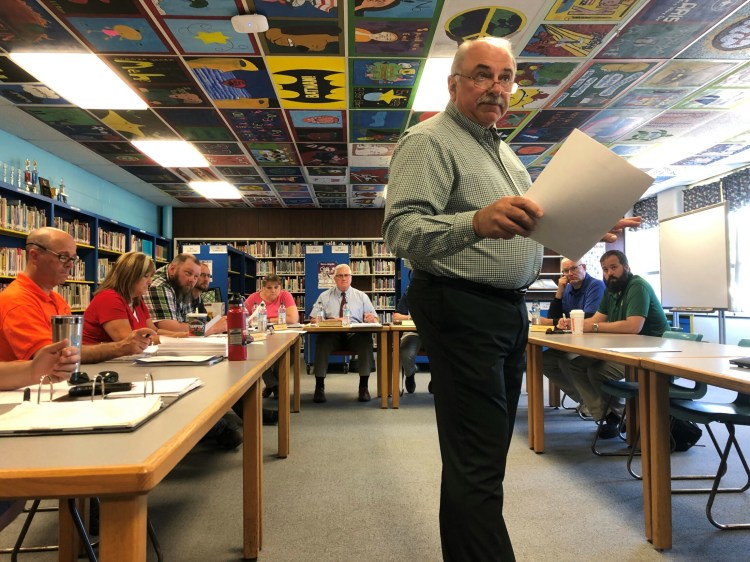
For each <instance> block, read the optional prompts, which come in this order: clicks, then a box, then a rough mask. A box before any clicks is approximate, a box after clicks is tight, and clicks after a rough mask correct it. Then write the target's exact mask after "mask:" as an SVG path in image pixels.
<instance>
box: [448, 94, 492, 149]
mask: <svg viewBox="0 0 750 562" xmlns="http://www.w3.org/2000/svg"><path fill="white" fill-rule="evenodd" d="M445 112H446V113H447V114H448V115H449V116H450V117H451V118H452V119H453V120H454V121H456V123H458V124H459V125H461V127H462V128H464V129H466V130H467V131H468V132H469V133H470V134H471V136H473V137H474V138H475V139H477V140H478V141H479V142H487V141H488V140H493V141H495V142H497V141H500V140H502V138H501V137H500V133H499V132H498V131H497V127H495V126H494V125H492V126H491V127H482V126H481V125H480V124H479V123H475V122H474V121H472V120H471V119H469V118H468V117H466V116H465V115H463V114H462V113H461V112H460V111H459V110H458V108H457V107H456V104H455V103H453V101H449V102H448V105H447V106H446V107H445Z"/></svg>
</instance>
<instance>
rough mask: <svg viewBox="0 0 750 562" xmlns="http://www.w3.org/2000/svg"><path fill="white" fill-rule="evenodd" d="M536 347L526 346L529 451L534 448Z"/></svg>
mask: <svg viewBox="0 0 750 562" xmlns="http://www.w3.org/2000/svg"><path fill="white" fill-rule="evenodd" d="M533 350H534V345H533V344H528V345H527V346H526V398H527V400H526V401H527V407H526V414H527V417H528V420H527V424H526V425H527V427H528V429H527V431H528V441H529V449H533V448H534V404H533V402H532V400H531V396H532V394H533V392H532V391H533V387H534V379H533V377H532V376H531V373H533V372H534V353H533Z"/></svg>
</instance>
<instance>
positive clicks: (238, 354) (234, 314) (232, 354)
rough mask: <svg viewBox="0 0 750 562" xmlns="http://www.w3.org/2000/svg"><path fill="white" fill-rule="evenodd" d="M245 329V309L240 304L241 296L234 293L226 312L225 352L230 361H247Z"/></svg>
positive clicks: (241, 303)
mask: <svg viewBox="0 0 750 562" xmlns="http://www.w3.org/2000/svg"><path fill="white" fill-rule="evenodd" d="M246 329H247V309H246V308H245V306H244V304H243V302H242V296H241V295H238V294H236V293H235V294H233V295H232V296H231V297H230V298H229V310H228V311H227V351H228V353H229V360H230V361H244V360H245V359H247V345H246V343H247V342H246V340H245V330H246Z"/></svg>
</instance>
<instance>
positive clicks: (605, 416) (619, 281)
mask: <svg viewBox="0 0 750 562" xmlns="http://www.w3.org/2000/svg"><path fill="white" fill-rule="evenodd" d="M599 261H600V262H601V264H602V272H603V273H604V284H605V285H606V290H605V291H604V296H603V297H602V300H601V302H600V303H599V309H598V310H597V311H596V314H594V315H593V316H592V317H591V318H586V319H585V320H584V321H583V331H584V332H591V333H600V332H601V333H605V334H640V335H642V336H657V337H661V335H662V334H663V333H664V332H666V331H667V330H668V329H669V322H667V317H666V315H665V314H664V309H663V308H662V306H661V303H660V302H659V299H658V298H657V297H656V293H655V292H654V289H653V287H651V285H649V283H648V281H646V280H645V279H643V278H641V277H639V276H638V275H633V273H632V272H631V271H630V265H629V264H628V258H627V256H625V254H623V253H622V252H620V251H619V250H610V251H608V252H605V253H604V254H603V255H602V257H601V259H600V260H599ZM567 322H570V320H567ZM565 327H567V325H566V326H565ZM570 370H571V375H572V379H573V383H574V384H575V386H576V389H577V390H578V393H579V394H580V396H581V398H582V399H583V402H584V404H586V406H588V408H589V410H590V411H591V415H592V416H593V418H594V420H598V424H599V428H598V430H597V431H598V432H599V437H600V438H601V439H611V438H613V437H615V436H617V434H618V427H619V425H620V417H621V412H622V405H621V404H619V405H618V404H610V406H609V410H608V409H607V404H608V401H609V396H608V395H604V393H603V392H602V390H601V386H602V383H603V382H604V381H606V380H619V379H622V378H624V376H625V367H624V366H623V365H619V364H617V363H610V362H608V361H600V360H598V359H593V358H591V357H583V356H579V357H577V358H576V359H574V360H573V361H571V362H570Z"/></svg>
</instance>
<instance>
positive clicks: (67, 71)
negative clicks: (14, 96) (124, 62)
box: [10, 53, 148, 109]
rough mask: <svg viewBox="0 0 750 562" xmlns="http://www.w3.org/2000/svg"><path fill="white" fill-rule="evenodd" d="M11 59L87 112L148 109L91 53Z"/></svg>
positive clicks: (23, 55)
mask: <svg viewBox="0 0 750 562" xmlns="http://www.w3.org/2000/svg"><path fill="white" fill-rule="evenodd" d="M10 58H11V59H12V60H13V62H15V63H16V64H17V65H18V66H20V67H21V68H23V69H24V70H25V71H26V72H28V73H29V74H31V75H32V76H34V77H35V78H36V79H37V80H39V81H40V82H43V83H44V84H46V85H47V86H49V87H50V88H52V89H53V90H54V91H55V92H57V93H58V94H60V95H61V96H62V97H64V98H65V99H66V100H68V101H69V102H71V103H73V104H75V105H77V106H78V107H82V108H84V109H147V108H148V106H147V105H146V102H144V101H143V100H142V99H141V98H140V97H138V95H137V94H136V93H135V92H134V91H133V90H131V89H130V87H129V86H128V85H127V84H126V83H125V82H124V81H123V80H122V78H120V77H119V76H118V75H117V74H116V73H115V72H114V71H113V70H112V69H111V68H109V67H108V66H107V65H106V64H104V63H103V62H102V61H101V60H100V59H99V57H97V56H96V55H93V54H88V53H11V55H10Z"/></svg>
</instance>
